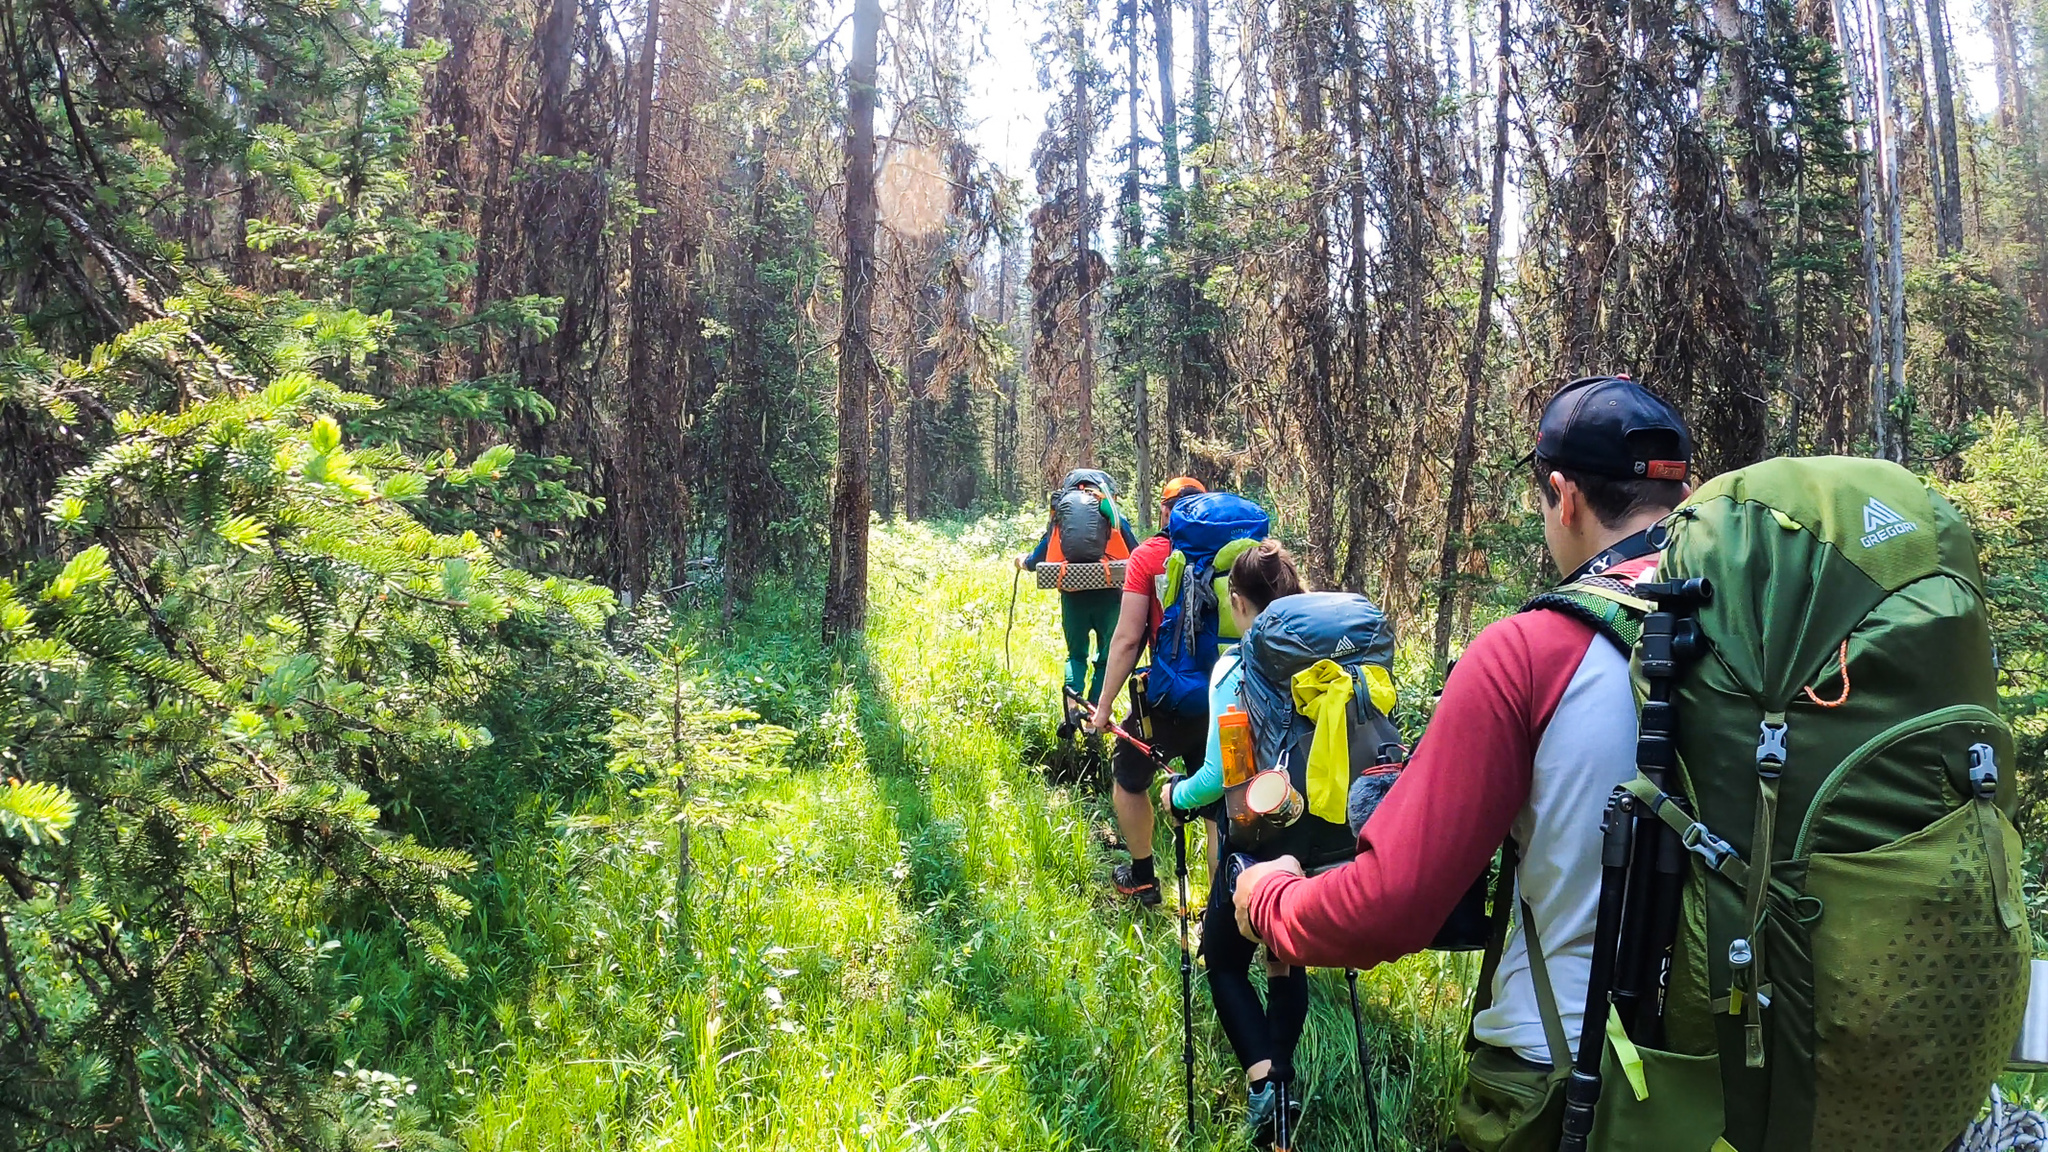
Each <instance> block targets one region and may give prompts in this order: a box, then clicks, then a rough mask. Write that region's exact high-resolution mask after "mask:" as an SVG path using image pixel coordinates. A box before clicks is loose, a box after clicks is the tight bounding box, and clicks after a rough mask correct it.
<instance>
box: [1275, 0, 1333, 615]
mask: <svg viewBox="0 0 2048 1152" xmlns="http://www.w3.org/2000/svg"><path fill="white" fill-rule="evenodd" d="M1314 4H1315V0H1288V3H1287V6H1286V11H1285V18H1286V21H1287V27H1286V31H1285V34H1284V35H1285V40H1286V51H1287V53H1288V55H1289V57H1290V58H1291V59H1290V68H1289V71H1290V72H1292V76H1291V77H1290V79H1291V80H1292V82H1293V89H1294V91H1293V97H1294V104H1295V108H1294V115H1295V122H1296V123H1295V132H1294V142H1293V144H1294V150H1295V155H1296V163H1297V164H1298V165H1300V166H1301V168H1302V170H1303V171H1304V172H1308V171H1310V170H1311V169H1312V168H1313V167H1314V166H1316V165H1317V164H1318V163H1319V160H1320V156H1321V150H1322V149H1323V147H1324V145H1325V143H1326V141H1325V140H1324V120H1323V85H1322V79H1323V71H1324V68H1323V53H1322V44H1323V43H1324V34H1325V32H1326V28H1325V22H1324V21H1322V20H1320V19H1318V18H1317V17H1318V15H1319V13H1320V11H1321V9H1320V8H1319V7H1314V6H1312V5H1314ZM1321 183H1322V182H1321V181H1319V180H1311V182H1310V184H1311V187H1310V190H1309V192H1308V194H1307V195H1306V196H1304V197H1303V200H1302V213H1303V217H1304V219H1303V223H1304V224H1306V226H1307V232H1306V236H1305V237H1304V239H1303V241H1302V247H1301V251H1300V252H1299V253H1298V254H1297V256H1296V257H1295V269H1294V272H1293V274H1292V275H1291V276H1290V277H1289V278H1288V283H1287V286H1286V288H1285V289H1284V298H1283V302H1282V305H1281V308H1282V311H1283V313H1284V314H1286V315H1288V316H1290V317H1291V318H1292V320H1293V324H1292V328H1293V332H1292V333H1291V336H1292V339H1291V341H1290V343H1291V344H1292V347H1290V348H1289V349H1288V356H1287V360H1288V377H1289V380H1290V383H1291V384H1292V385H1293V387H1292V389H1291V391H1292V402H1293V403H1294V404H1295V405H1296V406H1297V410H1298V412H1299V415H1300V418H1301V423H1302V449H1303V456H1304V463H1305V465H1306V468H1305V471H1306V472H1307V481H1308V578H1309V582H1310V583H1312V584H1314V585H1315V586H1316V587H1319V588H1328V587H1331V586H1332V584H1333V583H1334V581H1335V576H1336V570H1337V555H1336V552H1337V548H1336V543H1337V526H1336V515H1335V489H1336V474H1337V459H1336V455H1337V454H1336V444H1337V417H1336V413H1335V412H1334V411H1333V410H1332V397H1331V395H1330V340H1331V335H1332V334H1331V331H1330V283H1329V270H1330V224H1329V213H1328V210H1327V208H1326V207H1325V205H1324V202H1323V201H1324V195H1325V194H1324V193H1323V192H1322V191H1321V190H1320V185H1321Z"/></svg>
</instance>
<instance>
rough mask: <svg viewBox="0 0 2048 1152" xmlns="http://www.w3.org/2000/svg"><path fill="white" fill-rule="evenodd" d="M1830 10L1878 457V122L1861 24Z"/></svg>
mask: <svg viewBox="0 0 2048 1152" xmlns="http://www.w3.org/2000/svg"><path fill="white" fill-rule="evenodd" d="M1849 2H1850V3H1854V2H1855V0H1849ZM1830 9H1831V12H1832V15H1833V16H1834V25H1835V46H1836V47H1837V49H1839V50H1840V52H1841V55H1842V62H1843V65H1844V67H1845V70H1846V72H1847V78H1848V90H1849V122H1850V124H1851V125H1853V126H1854V136H1855V138H1854V139H1853V140H1852V141H1851V142H1850V143H1851V145H1852V146H1853V147H1854V150H1855V152H1856V160H1857V173H1856V207H1857V212H1858V220H1859V224H1858V228H1857V232H1858V234H1859V235H1860V236H1861V238H1862V241H1863V271H1864V304H1865V312H1866V314H1867V316H1868V320H1869V343H1868V346H1867V347H1866V349H1865V353H1864V355H1865V358H1866V359H1867V360H1868V361H1869V368H1870V438H1871V441H1872V442H1873V443H1874V445H1875V446H1876V448H1877V452H1878V455H1880V456H1884V455H1887V453H1886V451H1885V446H1886V445H1887V444H1888V443H1890V438H1891V397H1890V389H1889V381H1890V377H1891V373H1890V370H1889V368H1888V367H1887V366H1886V361H1885V355H1884V272H1883V270H1884V261H1883V256H1882V251H1883V245H1882V242H1881V241H1880V240H1879V238H1878V224H1877V202H1878V199H1879V197H1880V196H1881V195H1882V191H1881V189H1880V188H1879V185H1878V166H1877V163H1876V159H1875V158H1876V156H1877V154H1878V152H1880V151H1881V150H1882V148H1883V142H1882V136H1881V135H1880V129H1879V124H1880V122H1881V121H1880V118H1879V117H1878V115H1877V105H1876V97H1875V95H1874V94H1873V92H1872V88H1871V82H1870V79H1869V76H1868V71H1869V69H1868V67H1867V65H1868V64H1869V62H1870V61H1869V56H1868V55H1867V54H1866V51H1865V50H1866V48H1867V40H1866V39H1865V36H1864V33H1863V28H1862V26H1861V24H1860V22H1857V21H1852V20H1851V19H1850V13H1851V9H1850V8H1849V7H1848V5H1847V4H1845V3H1844V0H1831V3H1830Z"/></svg>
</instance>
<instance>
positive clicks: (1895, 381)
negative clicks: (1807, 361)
mask: <svg viewBox="0 0 2048 1152" xmlns="http://www.w3.org/2000/svg"><path fill="white" fill-rule="evenodd" d="M1873 4H1874V6H1875V8H1876V10H1877V27H1876V28H1874V29H1872V34H1873V37H1872V38H1873V39H1874V40H1875V41H1876V44H1877V69H1876V71H1877V87H1878V104H1879V108H1878V115H1879V118H1880V120H1881V122H1882V123H1883V126H1884V127H1883V131H1882V135H1883V139H1884V146H1883V154H1884V158H1883V172H1884V192H1885V195H1884V213H1885V243H1886V246H1887V248H1888V249H1889V251H1888V255H1887V260H1888V263H1887V266H1886V271H1885V297H1886V299H1885V328H1886V335H1887V337H1888V342H1889V345H1890V346H1889V348H1888V349H1887V352H1888V356H1887V362H1888V367H1887V370H1886V371H1887V375H1888V381H1887V384H1886V387H1885V391H1886V395H1887V397H1888V398H1889V399H1896V398H1897V397H1898V396H1899V395H1900V394H1901V393H1903V392H1904V390H1905V386H1906V256H1905V236H1904V224H1903V222H1902V219H1901V218H1902V216H1903V215H1904V210H1905V205H1904V204H1903V200H1904V195H1903V193H1902V192H1901V190H1900V188H1899V147H1900V137H1899V122H1900V120H1901V119H1903V115H1902V113H1901V111H1900V105H1899V90H1898V87H1897V85H1895V84H1893V83H1892V77H1893V75H1894V71H1893V69H1894V67H1895V64H1894V61H1893V59H1892V27H1891V13H1890V10H1888V9H1887V8H1886V7H1885V0H1873ZM1886 428H1887V431H1888V432H1889V434H1890V435H1889V440H1888V442H1886V443H1884V444H1881V445H1880V446H1879V453H1880V455H1882V456H1884V457H1885V458H1886V459H1888V460H1891V461H1893V462H1894V463H1898V464H1904V463H1905V462H1906V452H1907V447H1906V436H1905V431H1906V430H1905V427H1904V425H1903V423H1902V422H1900V421H1897V420H1888V421H1887V422H1886Z"/></svg>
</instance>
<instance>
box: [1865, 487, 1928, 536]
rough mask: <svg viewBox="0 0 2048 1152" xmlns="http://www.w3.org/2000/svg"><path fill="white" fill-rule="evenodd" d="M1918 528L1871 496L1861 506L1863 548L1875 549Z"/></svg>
mask: <svg viewBox="0 0 2048 1152" xmlns="http://www.w3.org/2000/svg"><path fill="white" fill-rule="evenodd" d="M1918 527H1920V526H1919V525H1918V524H1915V523H1913V522H1912V521H1911V520H1908V519H1906V518H1905V517H1904V516H1901V515H1899V514H1898V513H1897V512H1894V511H1892V510H1891V509H1890V508H1888V507H1886V506H1885V504H1884V502H1883V501H1881V500H1879V499H1878V498H1877V497H1875V496H1872V497H1871V498H1870V503H1868V504H1865V505H1864V506H1863V546H1864V547H1865V548H1875V547H1877V546H1878V545H1879V544H1882V543H1884V542H1885V541H1887V540H1890V539H1891V538H1892V537H1894V536H1904V535H1905V534H1906V533H1908V532H1911V531H1913V530H1914V529H1915V528H1918Z"/></svg>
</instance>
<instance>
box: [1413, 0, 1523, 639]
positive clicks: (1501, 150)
mask: <svg viewBox="0 0 2048 1152" xmlns="http://www.w3.org/2000/svg"><path fill="white" fill-rule="evenodd" d="M1512 8H1513V4H1512V2H1511V0H1500V41H1499V44H1498V46H1497V48H1496V49H1495V56H1494V59H1495V62H1496V77H1495V88H1494V101H1493V104H1494V109H1493V173H1492V178H1491V184H1492V186H1491V192H1490V196H1489V199H1488V204H1489V206H1490V208H1489V212H1488V214H1487V217H1486V258H1485V262H1484V263H1483V264H1481V265H1480V269H1479V304H1478V312H1477V313H1476V314H1475V315H1474V316H1473V318H1472V343H1471V344H1470V345H1469V346H1468V347H1467V348H1466V350H1465V406H1464V408H1463V409H1462V410H1461V411H1460V412H1459V415H1458V442H1457V446H1456V447H1455V448H1454V449H1452V452H1451V489H1450V493H1449V495H1448V496H1446V497H1445V499H1444V542H1443V550H1442V551H1441V552H1440V553H1439V554H1438V556H1437V583H1436V636H1435V640H1434V643H1433V645H1432V647H1431V650H1430V651H1431V659H1432V663H1431V667H1433V668H1435V669H1436V673H1437V675H1438V676H1442V675H1443V670H1444V663H1445V661H1446V660H1447V659H1448V658H1449V656H1450V651H1451V621H1452V616H1453V609H1454V608H1455V606H1456V603H1457V600H1458V595H1457V577H1458V564H1459V556H1460V552H1461V551H1462V549H1463V546H1464V534H1465V516H1466V512H1467V510H1468V508H1469V507H1470V504H1471V499H1472V463H1473V458H1474V457H1475V456H1476V455H1477V454H1478V443H1477V440H1478V438H1477V435H1476V429H1475V428H1474V425H1475V423H1476V422H1477V420H1478V416H1479V390H1480V386H1481V385H1482V384H1483V383H1484V380H1485V375H1486V345H1487V341H1488V340H1489V339H1491V338H1492V335H1493V293H1494V290H1495V288H1496V286H1497V285H1498V283H1499V280H1500V232H1501V223H1500V218H1501V214H1502V212H1504V211H1505V210H1506V188H1507V171H1508V39H1509V32H1510V30H1511V28H1512V25H1511V23H1510V14H1511V9H1512Z"/></svg>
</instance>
